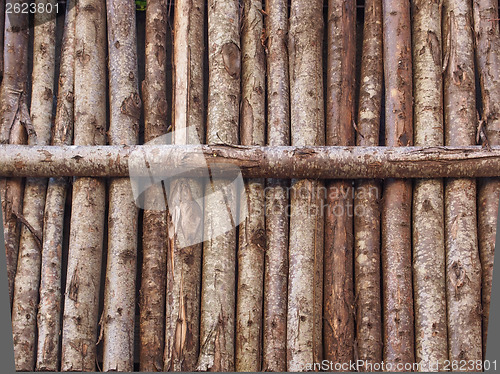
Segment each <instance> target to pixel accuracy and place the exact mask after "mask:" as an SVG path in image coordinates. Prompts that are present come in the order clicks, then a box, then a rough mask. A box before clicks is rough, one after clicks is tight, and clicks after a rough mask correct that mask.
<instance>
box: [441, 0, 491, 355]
mask: <svg viewBox="0 0 500 374" xmlns="http://www.w3.org/2000/svg"><path fill="white" fill-rule="evenodd" d="M443 15H444V22H443V41H444V42H443V46H444V49H443V55H444V56H445V57H444V61H445V65H444V110H445V111H444V120H445V141H446V144H447V145H469V144H474V142H475V135H476V126H475V123H476V101H475V100H476V97H475V82H474V47H473V29H472V2H469V1H460V0H459V1H448V0H445V1H444V2H443ZM445 244H446V298H447V308H448V316H450V317H449V318H448V350H449V359H450V360H466V361H468V360H481V358H482V337H481V335H482V331H481V264H480V260H479V250H478V243H477V217H476V181H475V180H474V179H449V180H447V181H446V187H445ZM451 316H453V318H451Z"/></svg>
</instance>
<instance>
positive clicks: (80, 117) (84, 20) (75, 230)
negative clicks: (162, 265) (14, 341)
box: [61, 0, 107, 371]
mask: <svg viewBox="0 0 500 374" xmlns="http://www.w3.org/2000/svg"><path fill="white" fill-rule="evenodd" d="M105 24H106V8H105V3H104V2H102V1H97V0H83V1H80V0H79V1H78V2H77V4H76V19H75V30H77V31H76V32H75V74H74V77H75V78H74V79H75V82H74V84H75V91H74V92H75V93H74V95H75V99H74V100H75V101H74V113H75V117H74V118H75V124H74V144H78V145H91V146H93V145H97V144H105V143H106V135H105V130H106V93H107V90H106V57H105V56H106V45H107V43H106V29H105ZM105 197H106V185H105V180H103V179H98V178H85V177H84V178H77V179H75V180H74V181H73V191H72V206H71V222H70V235H69V236H70V239H69V252H68V268H67V276H66V279H67V282H66V290H65V299H64V314H63V327H62V351H61V370H62V371H93V370H95V367H96V361H97V349H96V343H97V327H98V323H99V317H98V308H99V292H100V288H101V267H102V248H103V236H104V218H105V206H106V200H105Z"/></svg>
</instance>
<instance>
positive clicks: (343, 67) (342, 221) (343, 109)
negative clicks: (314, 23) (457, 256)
mask: <svg viewBox="0 0 500 374" xmlns="http://www.w3.org/2000/svg"><path fill="white" fill-rule="evenodd" d="M327 33H328V36H327V38H328V46H327V50H328V62H327V99H326V113H327V115H326V145H329V146H336V145H354V142H355V138H354V126H353V122H354V83H355V76H356V74H355V60H356V37H355V33H356V4H355V3H354V2H353V1H344V0H330V1H329V2H328V28H327ZM352 188H353V186H352V182H351V181H346V180H337V181H331V182H328V189H327V194H328V195H327V208H326V212H325V213H326V220H325V254H324V261H325V263H324V322H325V329H324V332H323V335H324V351H325V359H327V360H329V361H333V362H339V363H345V362H349V361H351V360H353V359H354V279H353V270H354V268H353V250H354V248H353V245H354V243H353V215H352V211H351V209H352V208H353V190H352Z"/></svg>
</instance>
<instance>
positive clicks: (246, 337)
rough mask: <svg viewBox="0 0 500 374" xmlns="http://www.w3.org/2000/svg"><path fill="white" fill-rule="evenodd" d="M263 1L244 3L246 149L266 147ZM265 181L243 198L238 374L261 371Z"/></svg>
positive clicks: (254, 183)
mask: <svg viewBox="0 0 500 374" xmlns="http://www.w3.org/2000/svg"><path fill="white" fill-rule="evenodd" d="M263 27H264V26H263V15H262V0H244V1H243V17H242V35H241V53H242V79H241V88H242V98H241V100H242V104H241V144H244V145H264V144H265V120H266V119H265V113H266V102H265V92H266V65H265V64H266V61H265V53H264V48H263V45H262V40H261V38H262V32H263ZM264 210H265V201H264V179H249V180H247V181H246V182H245V188H244V189H243V190H242V194H241V195H240V213H239V214H240V216H241V219H242V222H241V224H240V226H239V240H238V282H237V284H238V289H237V301H236V346H235V360H236V361H235V370H236V371H246V372H250V371H252V372H257V371H260V370H261V363H262V356H261V346H262V339H261V337H262V301H263V299H262V298H263V291H264V253H265V248H266V247H265V246H266V239H265V237H264V235H265V219H264Z"/></svg>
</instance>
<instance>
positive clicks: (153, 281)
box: [139, 0, 168, 371]
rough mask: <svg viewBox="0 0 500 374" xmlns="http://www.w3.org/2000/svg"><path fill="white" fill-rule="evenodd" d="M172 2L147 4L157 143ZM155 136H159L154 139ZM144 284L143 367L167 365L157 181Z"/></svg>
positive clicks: (147, 83)
mask: <svg viewBox="0 0 500 374" xmlns="http://www.w3.org/2000/svg"><path fill="white" fill-rule="evenodd" d="M167 17H168V16H167V2H166V1H161V0H150V1H149V2H148V4H147V8H146V47H145V48H146V54H145V79H144V81H143V82H142V95H143V100H144V142H145V143H158V142H159V141H160V139H161V138H159V137H161V136H162V135H164V134H165V133H166V132H167V130H168V126H167V97H166V95H167V84H166V82H167V80H166V64H167V60H166V56H167V53H166V50H165V46H166V45H167ZM156 138H159V139H157V140H156V141H155V139H156ZM144 199H145V202H146V204H145V207H144V208H145V209H144V215H143V225H142V228H143V234H142V275H141V290H140V352H139V356H140V357H139V362H140V370H141V371H162V369H163V349H164V339H165V328H164V320H165V290H166V289H165V280H166V272H167V269H166V266H167V264H166V259H167V235H166V233H167V212H166V208H163V209H158V208H159V207H160V206H162V207H163V206H164V205H165V201H164V194H163V187H162V186H161V184H155V185H153V186H151V187H150V189H149V190H147V191H146V193H145V198H144Z"/></svg>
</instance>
